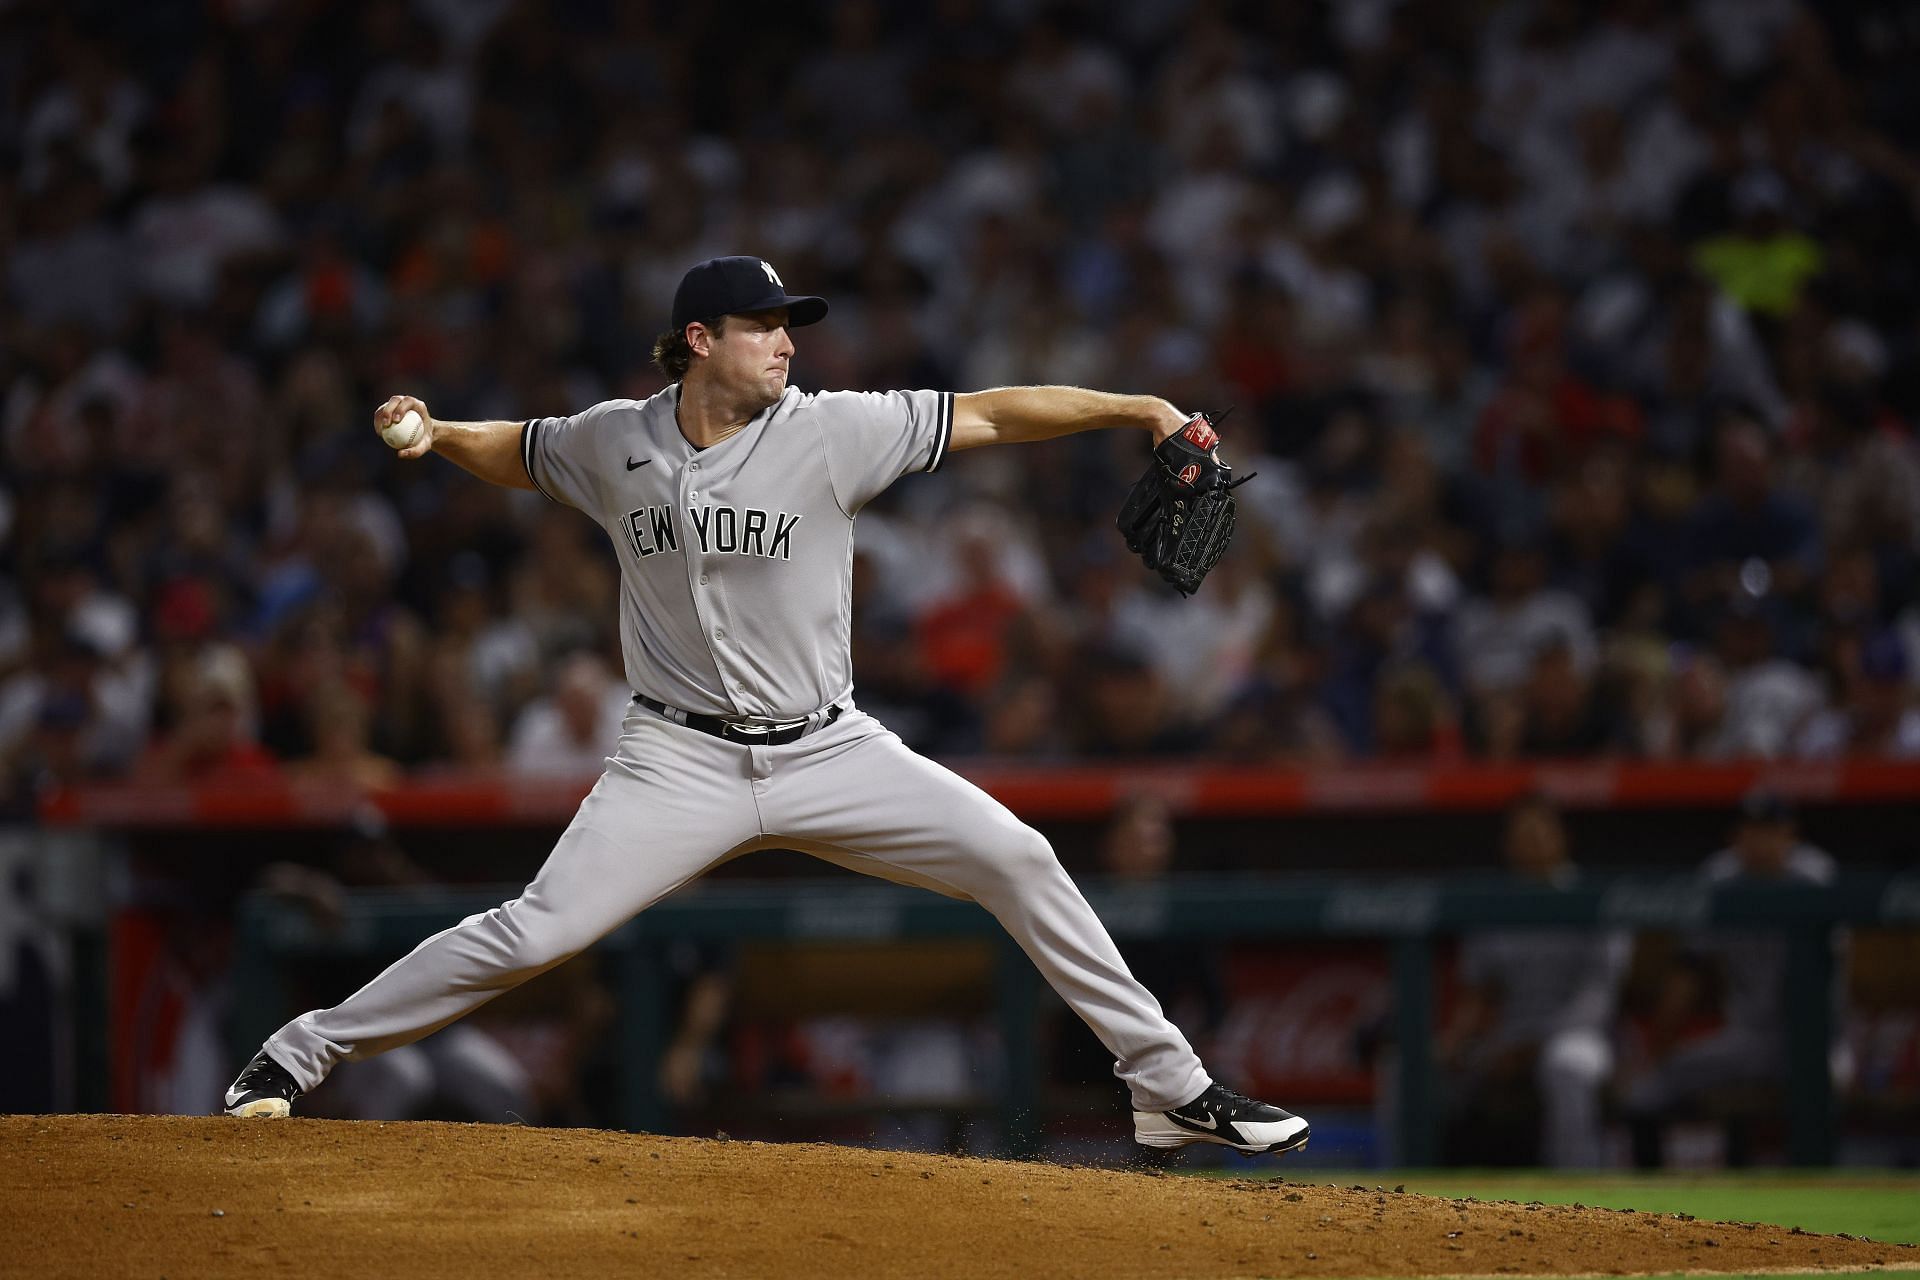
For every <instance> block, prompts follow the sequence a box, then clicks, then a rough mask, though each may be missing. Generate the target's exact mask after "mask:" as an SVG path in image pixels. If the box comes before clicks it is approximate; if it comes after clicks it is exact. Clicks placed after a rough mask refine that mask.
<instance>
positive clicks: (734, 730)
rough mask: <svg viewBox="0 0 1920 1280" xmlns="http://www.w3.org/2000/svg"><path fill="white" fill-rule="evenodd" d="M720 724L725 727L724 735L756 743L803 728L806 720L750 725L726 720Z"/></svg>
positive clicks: (761, 721) (775, 721)
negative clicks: (790, 730) (777, 734)
mask: <svg viewBox="0 0 1920 1280" xmlns="http://www.w3.org/2000/svg"><path fill="white" fill-rule="evenodd" d="M722 723H723V724H725V725H726V730H725V732H726V733H728V734H731V735H737V736H738V737H739V738H741V739H745V740H749V741H755V742H758V741H760V740H762V739H765V738H771V737H772V736H773V735H774V734H776V733H785V732H786V731H787V730H789V729H800V728H804V727H805V726H806V723H807V719H806V717H805V716H802V717H801V718H800V719H798V720H784V721H782V720H760V721H757V722H756V723H754V724H751V725H748V724H742V723H741V722H740V721H738V720H726V721H722Z"/></svg>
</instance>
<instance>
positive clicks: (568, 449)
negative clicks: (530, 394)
mask: <svg viewBox="0 0 1920 1280" xmlns="http://www.w3.org/2000/svg"><path fill="white" fill-rule="evenodd" d="M632 403H633V402H632V401H630V400H608V401H606V402H604V403H602V404H596V405H594V406H593V407H592V408H590V409H583V410H581V411H580V412H579V413H576V414H574V415H572V416H571V417H566V418H529V419H528V420H527V421H526V423H525V424H524V425H523V426H522V427H521V428H520V461H521V464H522V465H523V466H525V467H526V469H527V478H528V479H529V480H532V481H533V487H534V488H536V489H538V490H539V491H540V492H541V493H543V494H545V495H546V496H547V497H549V498H551V499H552V500H553V501H555V502H564V503H565V504H566V505H568V506H570V507H578V508H579V509H580V510H582V511H584V512H586V513H587V514H588V515H590V516H593V517H594V518H595V519H598V518H599V517H600V514H601V511H602V509H603V507H604V505H605V500H604V491H603V489H602V487H601V479H602V477H604V476H605V475H606V474H607V469H606V467H605V466H604V465H603V460H602V459H601V457H600V452H601V450H602V448H603V447H604V440H603V437H604V435H605V433H604V432H601V431H599V430H596V428H597V426H598V425H599V423H600V420H601V419H602V418H604V417H606V415H607V414H608V413H609V412H611V411H613V410H615V409H618V408H621V407H624V406H630V405H631V404H632Z"/></svg>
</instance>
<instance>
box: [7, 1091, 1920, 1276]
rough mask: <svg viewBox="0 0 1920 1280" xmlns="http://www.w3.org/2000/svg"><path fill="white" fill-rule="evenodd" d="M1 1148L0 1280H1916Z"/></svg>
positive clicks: (914, 1161) (234, 1127) (947, 1189)
mask: <svg viewBox="0 0 1920 1280" xmlns="http://www.w3.org/2000/svg"><path fill="white" fill-rule="evenodd" d="M0 1153H3V1154H0V1275H8V1276H14V1275H21V1276H26V1275H31V1276H149V1277H151V1276H173V1277H188V1276H246V1277H256V1278H257V1277H260V1276H268V1275H307V1274H327V1275H334V1276H368V1277H399V1278H403V1280H404V1278H410V1277H426V1276H457V1277H462V1278H463V1280H479V1278H481V1277H486V1278H488V1280H493V1278H496V1277H505V1276H521V1275H539V1276H592V1275H616V1274H619V1275H672V1276H780V1277H788V1276H791V1277H830V1278H831V1280H848V1278H849V1277H854V1276H1087V1277H1109V1276H1115V1277H1123V1276H1249V1277H1251V1276H1266V1275H1274V1276H1321V1275H1324V1276H1356V1275H1367V1276H1440V1275H1496V1274H1508V1275H1512V1274H1522V1275H1573V1274H1615V1275H1619V1274H1633V1273H1661V1272H1674V1271H1713V1272H1752V1271H1764V1270H1794V1271H1811V1270H1826V1269H1842V1268H1848V1269H1851V1268H1863V1267H1876V1266H1887V1267H1889V1268H1898V1269H1901V1270H1907V1269H1920V1249H1915V1248H1912V1247H1911V1246H1901V1245H1887V1244H1878V1243H1875V1242H1872V1241H1867V1240H1858V1239H1849V1238H1846V1237H1841V1236H1818V1235H1802V1234H1796V1233H1793V1232H1790V1231H1787V1230H1785V1229H1783V1228H1779V1227H1765V1226H1751V1225H1738V1224H1729V1223H1717V1222H1712V1223H1710V1222H1700V1221H1694V1220H1691V1219H1687V1218H1681V1217H1674V1216H1671V1215H1655V1214H1636V1213H1631V1212H1619V1211H1613V1210H1605V1209H1579V1208H1567V1207H1556V1206H1548V1205H1521V1204H1512V1203H1501V1202H1480V1201H1468V1200H1443V1199H1436V1198H1432V1197H1426V1196H1416V1195H1396V1194H1394V1193H1393V1192H1391V1191H1385V1192H1375V1191H1372V1190H1364V1191H1363V1190H1339V1189H1334V1188H1328V1187H1311V1186H1295V1185H1292V1184H1289V1183H1286V1182H1282V1181H1277V1180H1276V1181H1258V1182H1255V1181H1238V1182H1235V1181H1220V1180H1216V1179H1200V1178H1178V1177H1169V1176H1164V1175H1159V1176H1156V1175H1153V1174H1144V1173H1130V1172H1120V1171H1115V1170H1105V1169H1081V1168H1061V1167H1059V1166H1054V1165H1044V1164H1020V1163H1011V1162H1005V1161H991V1160H975V1159H962V1158H955V1157H947V1156H926V1155H912V1154H906V1153H900V1152H889V1151H867V1150H859V1149H852V1148H845V1147H828V1146H770V1145H765V1144H761V1143H750V1142H726V1141H708V1140H699V1139H689V1138H658V1137H651V1136H645V1135H632V1134H623V1133H608V1132H601V1131H596V1130H562V1129H523V1128H515V1127H510V1126H504V1125H456V1124H387V1125H380V1124H355V1123H348V1122H341V1121H324V1120H281V1121H267V1120H251V1121H246V1120H230V1119H227V1118H225V1117H214V1118H208V1119H198V1118H191V1117H152V1116H10V1117H0Z"/></svg>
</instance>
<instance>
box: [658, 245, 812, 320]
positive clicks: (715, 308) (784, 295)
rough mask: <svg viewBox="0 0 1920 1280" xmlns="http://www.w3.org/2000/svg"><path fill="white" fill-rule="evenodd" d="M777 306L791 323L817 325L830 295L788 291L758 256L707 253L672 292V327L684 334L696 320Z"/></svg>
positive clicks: (770, 309) (777, 274)
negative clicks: (825, 296)
mask: <svg viewBox="0 0 1920 1280" xmlns="http://www.w3.org/2000/svg"><path fill="white" fill-rule="evenodd" d="M776 307H785V308H786V309H787V325H788V327H789V328H798V327H799V326H801V325H803V324H817V323H818V322H819V321H821V320H824V319H825V318H826V315H827V300H826V299H825V298H815V297H811V296H804V295H803V296H800V297H795V296H793V295H792V294H789V293H788V292H787V286H786V285H784V284H782V283H781V281H780V275H779V273H778V272H776V271H775V270H774V269H773V268H772V266H770V265H768V264H767V263H766V262H763V261H762V260H761V259H759V258H755V257H751V256H740V257H732V258H708V259H707V260H706V261H705V262H702V263H700V264H699V265H698V266H695V267H691V268H689V269H688V271H687V274H686V275H684V276H681V277H680V287H679V288H678V289H675V290H674V291H673V331H674V332H675V333H684V332H686V328H687V326H688V325H690V324H692V323H693V322H694V321H695V320H711V319H713V318H714V317H715V316H731V315H739V314H740V313H741V312H744V311H772V310H773V309H774V308H776Z"/></svg>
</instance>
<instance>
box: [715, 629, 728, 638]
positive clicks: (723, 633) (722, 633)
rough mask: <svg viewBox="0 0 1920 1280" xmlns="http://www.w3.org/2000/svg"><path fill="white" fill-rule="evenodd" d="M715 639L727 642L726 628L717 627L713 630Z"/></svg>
mask: <svg viewBox="0 0 1920 1280" xmlns="http://www.w3.org/2000/svg"><path fill="white" fill-rule="evenodd" d="M713 638H714V639H715V640H725V639H726V638H727V629H726V628H725V627H715V628H714V629H713Z"/></svg>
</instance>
